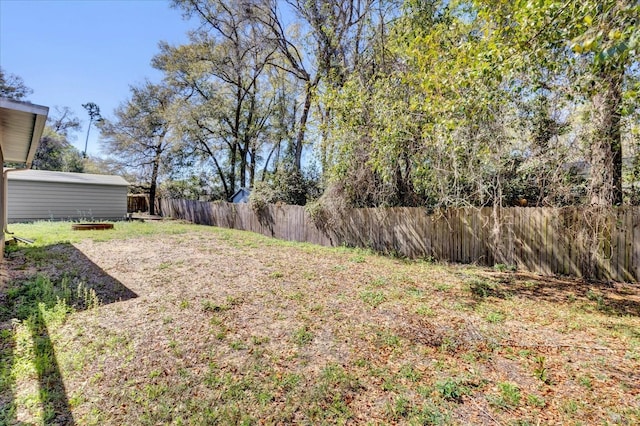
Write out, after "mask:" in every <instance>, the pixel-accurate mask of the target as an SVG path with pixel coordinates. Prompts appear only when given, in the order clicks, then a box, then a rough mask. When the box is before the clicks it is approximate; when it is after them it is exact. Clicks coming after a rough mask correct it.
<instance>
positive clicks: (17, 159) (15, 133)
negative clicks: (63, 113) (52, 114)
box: [0, 98, 49, 168]
mask: <svg viewBox="0 0 640 426" xmlns="http://www.w3.org/2000/svg"><path fill="white" fill-rule="evenodd" d="M48 113H49V108H47V107H45V106H42V105H36V104H32V103H28V102H20V101H14V100H11V99H6V98H0V149H2V153H3V156H4V161H6V162H10V163H25V165H26V167H27V168H29V167H31V163H32V162H33V157H34V156H35V154H36V150H37V149H38V145H39V144H40V138H41V137H42V132H43V131H44V126H45V124H46V121H47V115H48Z"/></svg>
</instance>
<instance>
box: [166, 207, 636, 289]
mask: <svg viewBox="0 0 640 426" xmlns="http://www.w3.org/2000/svg"><path fill="white" fill-rule="evenodd" d="M160 207H161V211H162V214H163V215H164V216H168V217H174V218H179V219H184V220H188V221H190V222H194V223H200V224H205V225H213V226H219V227H223V228H235V229H240V230H245V231H253V232H258V233H261V234H264V235H267V236H270V237H275V238H279V239H284V240H291V241H301V242H303V241H306V242H310V243H314V244H321V245H325V246H338V245H349V246H358V247H369V248H372V249H374V250H376V251H380V252H384V253H399V254H402V255H404V256H407V257H412V258H418V257H433V258H435V259H438V260H445V261H451V262H461V263H477V264H481V265H489V266H491V265H494V264H496V263H506V264H511V265H516V266H517V267H518V268H519V269H523V270H529V271H532V272H536V273H540V274H546V275H549V274H563V275H574V276H578V277H581V276H584V277H590V278H597V279H605V280H609V279H610V280H617V281H638V279H639V278H640V208H639V207H619V208H614V209H611V212H610V213H607V216H602V215H600V216H598V218H597V219H596V218H595V217H594V214H593V213H592V212H590V211H588V210H583V209H580V208H574V207H568V208H562V209H551V208H517V207H516V208H503V209H498V210H496V211H493V209H492V208H478V209H477V208H461V209H455V210H454V209H450V210H444V211H439V212H435V213H434V214H431V215H430V214H428V213H427V211H426V210H425V209H422V208H408V207H407V208H400V207H396V208H385V209H383V208H378V209H374V208H369V209H350V210H347V211H345V212H344V214H343V215H342V216H339V217H337V216H336V214H335V213H332V212H329V215H328V216H327V217H326V219H328V220H327V221H321V220H319V219H318V218H317V217H316V219H315V220H314V218H312V217H311V216H310V215H309V214H308V213H307V211H306V209H305V208H304V207H301V206H287V205H268V206H265V207H264V208H263V209H262V210H260V211H259V212H256V211H254V210H253V209H252V208H251V206H250V205H248V204H230V203H225V202H214V203H207V202H198V201H188V200H167V199H163V200H161V202H160ZM496 221H498V222H497V225H496Z"/></svg>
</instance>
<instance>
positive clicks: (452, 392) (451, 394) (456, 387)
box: [435, 378, 471, 402]
mask: <svg viewBox="0 0 640 426" xmlns="http://www.w3.org/2000/svg"><path fill="white" fill-rule="evenodd" d="M435 387H436V391H437V392H438V394H439V395H440V396H441V397H442V398H444V399H447V400H450V401H456V402H460V401H461V400H462V397H463V396H464V395H468V394H469V393H470V392H471V390H470V389H469V387H468V386H466V385H465V383H464V381H462V380H460V379H457V378H448V379H445V380H440V381H438V382H436V385H435Z"/></svg>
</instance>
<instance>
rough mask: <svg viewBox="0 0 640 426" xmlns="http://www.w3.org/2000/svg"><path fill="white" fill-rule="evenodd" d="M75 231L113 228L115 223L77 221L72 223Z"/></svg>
mask: <svg viewBox="0 0 640 426" xmlns="http://www.w3.org/2000/svg"><path fill="white" fill-rule="evenodd" d="M71 229H73V230H74V231H89V230H93V229H113V223H75V224H73V225H71Z"/></svg>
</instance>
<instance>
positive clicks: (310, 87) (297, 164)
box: [293, 76, 319, 171]
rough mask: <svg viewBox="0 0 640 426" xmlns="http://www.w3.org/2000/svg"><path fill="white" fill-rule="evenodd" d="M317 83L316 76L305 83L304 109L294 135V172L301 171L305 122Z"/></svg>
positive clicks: (307, 118)
mask: <svg viewBox="0 0 640 426" xmlns="http://www.w3.org/2000/svg"><path fill="white" fill-rule="evenodd" d="M318 81H319V78H318V76H316V78H315V79H314V81H313V82H307V84H306V88H305V95H304V107H303V108H302V115H301V116H300V127H299V128H298V134H297V135H296V144H295V146H294V147H293V148H294V163H293V167H294V170H296V171H300V170H302V147H303V144H304V134H305V131H306V130H307V121H308V120H309V111H310V110H311V101H312V98H313V91H314V90H315V87H316V86H317V84H318Z"/></svg>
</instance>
